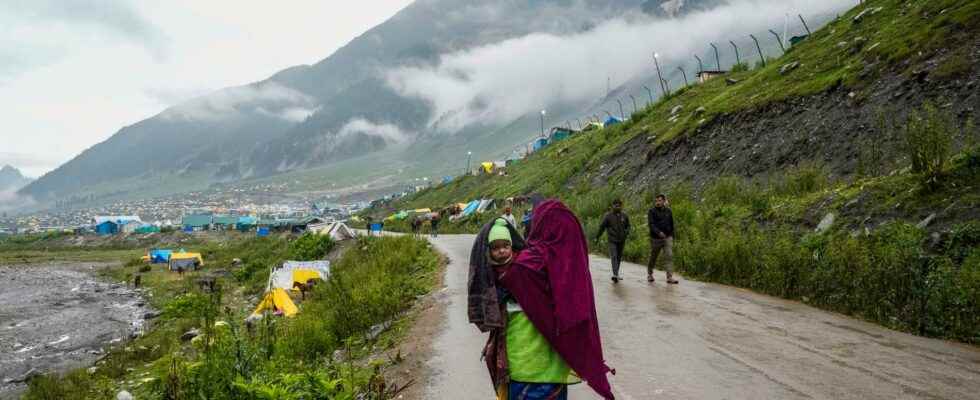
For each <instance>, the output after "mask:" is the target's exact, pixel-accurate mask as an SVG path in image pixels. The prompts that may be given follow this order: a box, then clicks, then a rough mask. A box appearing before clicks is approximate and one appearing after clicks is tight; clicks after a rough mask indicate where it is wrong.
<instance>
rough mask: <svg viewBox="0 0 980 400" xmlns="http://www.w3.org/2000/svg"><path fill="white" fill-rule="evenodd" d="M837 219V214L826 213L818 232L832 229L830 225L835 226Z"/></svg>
mask: <svg viewBox="0 0 980 400" xmlns="http://www.w3.org/2000/svg"><path fill="white" fill-rule="evenodd" d="M836 219H837V215H836V214H834V213H827V215H825V216H824V217H823V219H822V220H820V224H818V225H817V230H816V232H817V233H822V232H826V231H827V230H828V229H830V227H832V226H834V220H836Z"/></svg>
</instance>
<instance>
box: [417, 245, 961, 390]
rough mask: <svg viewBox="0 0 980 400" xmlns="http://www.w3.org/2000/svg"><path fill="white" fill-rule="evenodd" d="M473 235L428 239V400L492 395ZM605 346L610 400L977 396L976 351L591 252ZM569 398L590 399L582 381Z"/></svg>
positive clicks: (959, 345)
mask: <svg viewBox="0 0 980 400" xmlns="http://www.w3.org/2000/svg"><path fill="white" fill-rule="evenodd" d="M472 241H473V236H472V235H445V236H441V237H439V238H437V239H433V240H432V242H433V243H434V244H435V246H436V248H438V249H439V250H440V251H442V252H443V253H445V254H446V255H448V256H449V258H450V265H449V267H448V268H447V270H446V277H445V278H446V279H445V285H446V289H445V296H444V298H445V300H444V301H446V302H448V304H447V305H446V307H445V310H446V315H445V317H444V324H445V326H444V329H442V333H441V334H440V335H439V336H438V337H436V338H435V339H434V343H433V346H432V356H431V358H430V360H429V361H428V368H427V370H428V371H429V372H428V373H429V376H427V377H426V396H425V398H426V399H493V398H494V396H493V393H492V389H491V387H490V381H489V378H488V376H487V372H486V369H485V367H484V365H483V363H482V362H481V361H480V359H479V357H480V351H481V350H482V348H483V344H484V343H485V341H486V336H485V335H484V334H482V333H480V332H479V331H478V330H477V329H476V328H475V327H473V326H472V325H470V324H468V323H467V320H466V293H465V287H466V280H467V268H468V267H467V262H468V256H469V249H470V246H471V244H472ZM591 267H592V279H593V284H594V285H595V290H596V302H597V308H598V314H599V322H600V329H601V333H602V339H603V348H604V350H605V356H606V359H607V362H608V364H609V365H610V366H611V367H613V368H615V369H616V370H617V372H618V375H616V376H612V377H611V381H612V384H613V388H614V391H615V393H616V397H617V398H618V399H626V400H630V399H980V348H975V347H970V346H965V345H961V344H956V343H950V342H945V341H941V340H934V339H925V338H921V337H916V336H912V335H907V334H903V333H899V332H895V331H891V330H888V329H885V328H882V327H879V326H877V325H873V324H869V323H865V322H862V321H858V320H855V319H852V318H848V317H844V316H842V315H838V314H834V313H829V312H825V311H821V310H818V309H815V308H812V307H809V306H806V305H803V304H801V303H797V302H792V301H786V300H781V299H777V298H773V297H768V296H763V295H759V294H755V293H752V292H749V291H746V290H741V289H736V288H732V287H727V286H721V285H715V284H707V283H699V282H692V281H685V280H683V279H682V282H681V284H680V285H676V286H667V285H666V284H665V283H664V276H663V273H662V272H658V273H657V274H656V278H657V282H656V283H655V284H653V285H650V284H648V283H647V282H646V270H645V267H641V266H638V265H635V264H625V265H624V266H623V272H624V276H625V281H623V282H620V283H619V284H613V283H612V282H610V280H609V277H610V273H611V272H610V265H609V260H608V259H606V258H602V257H597V256H593V257H592V259H591ZM570 393H571V395H570V398H572V399H593V398H598V396H596V395H595V394H594V393H593V392H592V391H591V390H590V389H589V388H588V387H587V386H586V385H584V384H581V385H576V386H574V387H573V388H572V390H571V392H570Z"/></svg>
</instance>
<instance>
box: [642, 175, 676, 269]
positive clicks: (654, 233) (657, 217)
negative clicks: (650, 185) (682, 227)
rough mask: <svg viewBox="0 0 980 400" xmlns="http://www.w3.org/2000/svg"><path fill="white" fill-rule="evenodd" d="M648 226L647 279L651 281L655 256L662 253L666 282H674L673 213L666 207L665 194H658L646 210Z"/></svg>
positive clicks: (655, 260) (655, 261) (655, 262)
mask: <svg viewBox="0 0 980 400" xmlns="http://www.w3.org/2000/svg"><path fill="white" fill-rule="evenodd" d="M647 222H648V223H649V226H650V263H649V264H647V281H648V282H653V281H654V280H655V279H653V267H655V266H656V265H657V258H658V257H659V256H660V253H661V252H663V253H664V270H665V271H667V283H668V284H676V283H677V280H675V279H674V214H673V213H672V212H671V211H670V208H669V207H667V196H664V195H663V194H658V195H657V199H656V204H654V206H653V208H651V209H650V211H648V212H647Z"/></svg>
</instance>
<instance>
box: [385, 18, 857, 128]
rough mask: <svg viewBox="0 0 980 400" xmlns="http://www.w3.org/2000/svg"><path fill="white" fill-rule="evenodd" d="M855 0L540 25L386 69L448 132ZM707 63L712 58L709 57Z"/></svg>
mask: <svg viewBox="0 0 980 400" xmlns="http://www.w3.org/2000/svg"><path fill="white" fill-rule="evenodd" d="M855 4H856V1H855V0H823V1H818V2H817V1H810V0H734V1H732V2H730V3H729V4H727V5H723V6H719V7H717V8H714V9H712V10H710V11H704V12H696V13H691V14H688V15H685V16H683V17H678V18H672V19H652V18H650V19H647V18H642V19H639V20H637V19H636V18H629V19H627V18H625V17H624V18H619V19H613V20H611V21H608V22H605V23H602V24H600V25H598V26H596V27H595V28H594V29H590V30H588V31H585V32H582V33H578V34H572V35H565V36H559V35H555V34H548V33H535V34H531V35H527V36H524V37H520V38H516V39H511V40H506V41H502V42H499V43H495V44H491V45H487V46H481V47H477V48H472V49H468V50H464V51H459V52H455V53H450V54H444V55H442V56H441V57H440V59H439V62H438V63H436V64H435V65H430V66H404V67H400V68H396V69H392V70H389V71H387V74H386V78H387V82H388V84H389V85H390V86H391V87H392V88H393V89H394V90H395V91H397V92H398V93H399V94H400V95H402V96H410V97H418V98H421V99H423V100H425V101H428V102H430V103H431V104H432V105H433V109H434V112H433V114H432V115H431V118H430V121H429V126H430V128H431V129H433V130H434V131H437V132H442V133H447V134H452V133H455V132H457V131H459V130H461V129H462V128H464V127H466V126H469V125H471V124H485V125H495V124H504V123H507V122H510V121H513V120H514V119H516V118H519V117H521V116H524V115H527V114H528V113H530V112H537V111H538V110H541V109H542V108H545V107H548V106H549V105H553V104H581V103H582V102H586V101H589V100H595V99H599V98H601V97H603V96H605V94H606V90H607V87H608V86H607V85H608V84H609V83H611V84H612V86H613V87H616V86H619V85H621V84H623V83H624V82H626V81H628V80H629V79H630V78H632V77H635V76H637V75H640V74H643V73H648V72H649V71H650V70H652V69H653V60H652V56H653V54H654V52H656V53H659V57H660V62H661V67H663V68H666V69H674V68H676V66H678V65H689V64H691V62H692V61H693V58H692V54H702V52H703V51H704V49H705V48H707V47H708V43H711V42H715V43H719V44H721V43H726V44H727V43H728V40H730V39H742V38H745V37H747V35H748V34H750V33H755V34H757V36H759V35H758V34H759V33H760V32H766V30H767V29H776V30H777V31H781V30H782V28H783V26H784V21H786V20H787V19H786V18H791V19H790V23H791V24H793V25H794V26H796V25H798V21H797V20H796V19H795V16H796V15H797V14H802V15H804V16H816V15H827V14H831V15H832V14H834V13H840V12H843V11H845V10H847V9H848V8H850V7H852V6H854V5H855ZM633 17H635V16H633ZM800 29H801V28H800ZM798 31H799V29H794V30H791V31H790V34H793V33H794V32H798ZM760 39H762V38H761V37H760ZM765 39H766V40H771V38H770V37H766V38H765ZM744 50H747V49H743V51H744ZM702 58H704V57H702ZM711 59H712V60H713V58H711ZM705 63H706V64H707V65H705V68H706V69H708V68H711V65H712V64H713V62H709V61H708V59H705ZM607 77H611V78H612V82H607Z"/></svg>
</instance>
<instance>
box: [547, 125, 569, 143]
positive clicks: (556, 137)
mask: <svg viewBox="0 0 980 400" xmlns="http://www.w3.org/2000/svg"><path fill="white" fill-rule="evenodd" d="M569 136H572V131H571V130H569V129H565V128H551V142H552V143H554V142H558V141H561V140H565V139H568V137H569Z"/></svg>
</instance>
